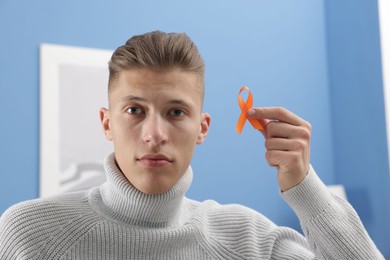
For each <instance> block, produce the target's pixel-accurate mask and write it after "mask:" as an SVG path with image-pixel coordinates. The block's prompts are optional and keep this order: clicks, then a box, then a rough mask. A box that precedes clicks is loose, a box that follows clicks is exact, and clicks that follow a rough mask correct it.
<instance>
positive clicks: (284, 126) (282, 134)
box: [267, 121, 310, 139]
mask: <svg viewBox="0 0 390 260" xmlns="http://www.w3.org/2000/svg"><path fill="white" fill-rule="evenodd" d="M267 137H268V138H275V137H278V138H289V139H293V138H302V139H307V138H310V129H308V128H306V127H303V126H295V125H291V124H288V123H284V122H280V121H270V122H269V124H268V125H267Z"/></svg>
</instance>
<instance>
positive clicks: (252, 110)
mask: <svg viewBox="0 0 390 260" xmlns="http://www.w3.org/2000/svg"><path fill="white" fill-rule="evenodd" d="M247 113H248V115H249V116H253V115H254V114H255V110H254V109H253V108H251V109H249V110H248V112H247Z"/></svg>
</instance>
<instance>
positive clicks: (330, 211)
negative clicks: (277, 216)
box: [282, 166, 384, 259]
mask: <svg viewBox="0 0 390 260" xmlns="http://www.w3.org/2000/svg"><path fill="white" fill-rule="evenodd" d="M282 197H283V198H284V200H285V201H286V202H287V203H288V204H289V205H290V206H291V208H292V209H293V210H294V212H295V213H296V214H297V216H298V218H299V220H300V222H301V226H302V229H303V232H304V234H305V237H306V238H307V240H308V242H309V245H310V248H311V250H312V251H313V253H314V254H315V255H316V259H384V257H383V256H382V255H381V253H380V252H379V250H378V249H377V248H376V246H375V244H374V243H373V241H372V240H371V238H370V237H369V235H368V233H367V231H366V230H365V228H364V226H363V224H362V222H361V220H360V219H359V216H358V215H357V213H356V211H355V210H354V209H353V208H352V206H351V205H350V204H349V203H348V202H346V201H344V200H342V199H340V198H338V197H336V196H334V195H332V194H331V193H330V192H329V190H328V189H327V187H326V186H325V184H324V183H323V182H322V181H321V180H320V179H319V177H318V176H317V174H316V172H315V171H314V169H313V168H312V167H311V166H310V170H309V173H308V175H307V176H306V178H305V179H304V180H303V181H302V182H301V183H300V184H299V185H297V186H296V187H294V188H292V189H290V190H288V191H286V192H283V193H282Z"/></svg>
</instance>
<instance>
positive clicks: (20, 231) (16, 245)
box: [0, 192, 91, 256]
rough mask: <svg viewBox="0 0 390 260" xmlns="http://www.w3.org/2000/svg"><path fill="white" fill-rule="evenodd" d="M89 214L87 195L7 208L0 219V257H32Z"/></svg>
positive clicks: (63, 197) (35, 201)
mask: <svg viewBox="0 0 390 260" xmlns="http://www.w3.org/2000/svg"><path fill="white" fill-rule="evenodd" d="M89 211H91V210H89V207H88V192H77V193H69V194H63V195H57V196H53V197H49V198H43V199H34V200H29V201H25V202H21V203H18V204H16V205H14V206H12V207H10V208H9V209H8V210H6V211H5V212H4V214H3V215H2V216H1V218H0V256H1V255H2V254H7V255H8V254H11V252H14V253H15V250H17V251H18V252H19V253H18V255H19V254H22V255H24V256H29V254H34V252H35V251H38V248H40V247H41V246H42V245H44V244H45V243H46V242H47V241H48V240H49V238H50V237H52V236H53V234H54V233H56V232H57V231H58V230H60V229H62V228H64V227H65V226H66V225H67V224H68V223H71V222H75V220H76V219H77V218H78V217H79V216H80V215H82V214H86V215H88V214H89ZM21 252H22V253H21ZM35 253H37V252H35Z"/></svg>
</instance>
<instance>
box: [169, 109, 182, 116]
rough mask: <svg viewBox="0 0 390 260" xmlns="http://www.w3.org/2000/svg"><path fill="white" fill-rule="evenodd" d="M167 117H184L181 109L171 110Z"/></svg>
mask: <svg viewBox="0 0 390 260" xmlns="http://www.w3.org/2000/svg"><path fill="white" fill-rule="evenodd" d="M169 115H170V116H172V117H180V116H183V115H184V111H183V110H181V109H172V110H170V111H169Z"/></svg>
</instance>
